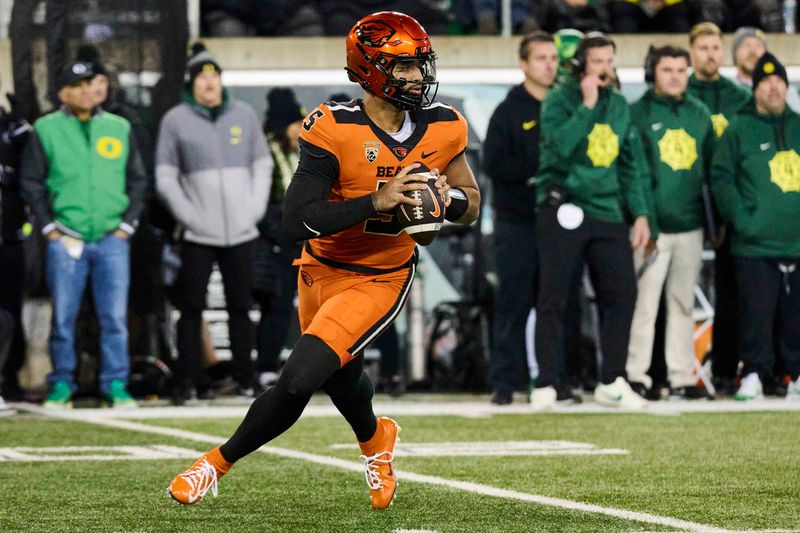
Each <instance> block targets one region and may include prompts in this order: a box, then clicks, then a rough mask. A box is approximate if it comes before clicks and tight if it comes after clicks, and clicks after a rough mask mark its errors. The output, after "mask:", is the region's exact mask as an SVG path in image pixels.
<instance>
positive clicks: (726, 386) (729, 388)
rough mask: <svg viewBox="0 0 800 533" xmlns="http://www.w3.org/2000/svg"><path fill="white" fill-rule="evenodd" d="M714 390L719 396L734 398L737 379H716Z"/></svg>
mask: <svg viewBox="0 0 800 533" xmlns="http://www.w3.org/2000/svg"><path fill="white" fill-rule="evenodd" d="M713 383H714V390H715V391H717V395H718V396H733V395H734V394H736V378H729V377H715V378H714V380H713Z"/></svg>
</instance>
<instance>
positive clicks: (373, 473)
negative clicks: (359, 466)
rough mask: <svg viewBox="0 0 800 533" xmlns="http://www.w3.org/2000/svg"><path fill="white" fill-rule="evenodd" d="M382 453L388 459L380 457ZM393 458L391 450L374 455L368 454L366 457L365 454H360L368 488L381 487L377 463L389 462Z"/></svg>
mask: <svg viewBox="0 0 800 533" xmlns="http://www.w3.org/2000/svg"><path fill="white" fill-rule="evenodd" d="M382 455H385V456H388V457H389V458H388V459H385V458H383V459H382V458H381V456H382ZM392 459H394V454H392V452H381V453H376V454H375V455H370V456H369V457H367V456H366V455H362V456H361V460H362V461H363V462H364V477H365V478H366V480H367V485H368V486H369V488H370V490H378V489H380V488H382V487H383V485H382V484H381V476H380V474H379V473H378V466H379V463H382V464H389V463H391V462H392Z"/></svg>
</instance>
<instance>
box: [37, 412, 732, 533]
mask: <svg viewBox="0 0 800 533" xmlns="http://www.w3.org/2000/svg"><path fill="white" fill-rule="evenodd" d="M22 408H23V409H24V410H25V411H28V412H33V413H37V414H41V415H45V416H50V417H53V418H60V419H64V420H73V421H78V422H85V423H89V424H96V425H99V426H105V427H111V428H116V429H122V430H128V431H137V432H140V433H152V434H156V435H164V436H168V437H173V438H179V439H186V440H191V441H196V442H202V443H205V444H211V445H219V444H222V443H223V442H224V441H225V439H223V438H220V437H216V436H213V435H207V434H204V433H196V432H193V431H186V430H181V429H175V428H170V427H158V426H151V425H147V424H141V423H138V422H131V421H127V420H116V419H113V418H98V417H87V416H84V415H83V414H82V413H81V411H80V410H78V411H55V410H53V409H44V408H41V407H38V406H33V405H24V406H22ZM120 416H127V413H120ZM258 451H259V452H261V453H266V454H269V455H276V456H279V457H286V458H290V459H298V460H301V461H306V462H310V463H316V464H321V465H325V466H332V467H336V468H340V469H342V470H349V471H352V472H359V473H360V472H363V466H362V465H361V464H360V463H355V462H352V461H345V460H343V459H338V458H335V457H328V456H324V455H316V454H311V453H306V452H301V451H297V450H289V449H286V448H279V447H276V446H262V447H261V448H259V450H258ZM398 478H399V479H402V480H403V481H414V482H417V483H424V484H426V485H432V486H439V487H446V488H449V489H454V490H460V491H464V492H468V493H471V494H480V495H482V496H491V497H494V498H504V499H508V500H516V501H522V502H529V503H535V504H539V505H545V506H548V507H557V508H560V509H566V510H569V511H581V512H586V513H594V514H601V515H606V516H611V517H614V518H620V519H623V520H630V521H636V522H642V523H648V524H656V525H659V526H665V527H669V528H675V529H679V530H683V531H691V532H696V533H738V532H734V531H732V530H729V529H724V528H719V527H715V526H711V525H707V524H700V523H697V522H690V521H688V520H680V519H677V518H670V517H666V516H659V515H654V514H650V513H642V512H637V511H628V510H625V509H615V508H613V507H602V506H600V505H594V504H589V503H581V502H576V501H572V500H566V499H562V498H551V497H549V496H539V495H536V494H529V493H526V492H518V491H514V490H508V489H502V488H498V487H492V486H489V485H483V484H480V483H471V482H467V481H457V480H453V479H447V478H442V477H438V476H429V475H424V474H415V473H413V472H408V471H402V472H401V471H398Z"/></svg>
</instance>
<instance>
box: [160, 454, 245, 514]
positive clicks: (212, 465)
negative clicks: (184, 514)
mask: <svg viewBox="0 0 800 533" xmlns="http://www.w3.org/2000/svg"><path fill="white" fill-rule="evenodd" d="M232 466H233V463H229V462H228V461H226V460H225V458H223V457H222V454H221V453H220V451H219V447H217V448H214V449H213V450H211V451H209V452H208V453H206V454H204V455H203V456H202V457H201V458H200V459H198V460H197V461H195V463H194V464H193V465H192V467H191V468H189V469H188V470H186V471H185V472H182V473H180V474H178V475H177V476H175V479H173V480H172V482H171V483H170V484H169V488H168V489H167V490H168V492H169V495H170V496H172V499H173V500H175V501H176V502H178V503H180V504H183V505H193V504H195V503H197V502H199V501H200V500H202V499H203V496H205V495H206V493H207V492H208V491H209V490H210V491H211V494H212V496H214V497H215V498H216V497H217V481H218V480H219V478H221V477H222V476H224V475H225V474H227V473H228V471H229V470H230V469H231V467H232Z"/></svg>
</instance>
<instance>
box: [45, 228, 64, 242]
mask: <svg viewBox="0 0 800 533" xmlns="http://www.w3.org/2000/svg"><path fill="white" fill-rule="evenodd" d="M63 236H64V234H63V233H61V232H60V231H58V230H57V229H54V230H53V231H51V232H50V233H48V234H47V240H48V241H57V240H58V239H60V238H61V237H63Z"/></svg>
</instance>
